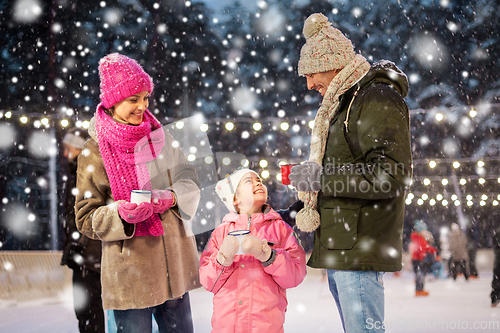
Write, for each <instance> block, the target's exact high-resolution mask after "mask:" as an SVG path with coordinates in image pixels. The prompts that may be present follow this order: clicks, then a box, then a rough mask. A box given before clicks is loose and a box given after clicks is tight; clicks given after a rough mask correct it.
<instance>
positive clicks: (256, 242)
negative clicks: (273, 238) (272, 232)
mask: <svg viewBox="0 0 500 333" xmlns="http://www.w3.org/2000/svg"><path fill="white" fill-rule="evenodd" d="M242 247H243V251H245V253H246V254H251V255H253V256H254V257H255V259H257V260H260V261H261V262H266V261H267V260H269V258H270V257H271V247H270V246H269V245H268V244H267V240H265V239H262V240H261V239H260V238H259V237H256V236H253V235H247V236H246V237H245V239H244V240H243V244H242Z"/></svg>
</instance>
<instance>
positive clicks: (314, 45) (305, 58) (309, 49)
mask: <svg viewBox="0 0 500 333" xmlns="http://www.w3.org/2000/svg"><path fill="white" fill-rule="evenodd" d="M302 32H303V34H304V37H305V38H306V43H305V44H304V46H302V49H301V50H300V60H299V76H305V75H306V74H313V73H322V72H327V71H330V70H335V69H342V68H344V67H345V66H346V65H347V64H348V63H350V62H351V61H352V60H353V59H354V56H355V53H354V47H353V46H352V43H351V41H350V40H349V39H348V38H347V37H346V36H344V35H343V34H342V32H340V30H338V29H335V28H334V27H332V24H331V23H330V22H328V18H327V17H326V16H325V15H323V14H320V13H316V14H312V15H311V16H309V17H308V18H307V20H306V21H305V22H304V29H303V31H302Z"/></svg>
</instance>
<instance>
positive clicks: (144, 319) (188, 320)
mask: <svg viewBox="0 0 500 333" xmlns="http://www.w3.org/2000/svg"><path fill="white" fill-rule="evenodd" d="M113 315H114V317H115V322H116V327H117V333H125V332H128V333H151V332H152V330H153V322H152V315H153V316H154V317H155V320H156V323H157V324H158V330H159V331H160V333H192V332H193V319H192V317H191V304H190V302H189V294H188V293H185V294H184V296H182V297H181V298H178V299H173V300H169V301H166V302H165V303H163V304H160V305H157V306H154V307H152V308H145V309H131V310H113Z"/></svg>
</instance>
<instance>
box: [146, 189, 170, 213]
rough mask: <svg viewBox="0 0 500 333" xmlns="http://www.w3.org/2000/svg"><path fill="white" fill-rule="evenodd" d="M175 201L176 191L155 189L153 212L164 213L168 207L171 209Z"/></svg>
mask: <svg viewBox="0 0 500 333" xmlns="http://www.w3.org/2000/svg"><path fill="white" fill-rule="evenodd" d="M174 203H175V197H174V193H173V192H172V191H169V190H153V191H152V193H151V204H152V205H153V213H155V214H157V213H159V214H162V213H163V212H165V211H166V210H167V209H170V207H172V206H173V205H174Z"/></svg>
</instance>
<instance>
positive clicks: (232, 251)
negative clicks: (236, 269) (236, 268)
mask: <svg viewBox="0 0 500 333" xmlns="http://www.w3.org/2000/svg"><path fill="white" fill-rule="evenodd" d="M239 247H240V244H238V240H237V239H236V237H234V236H231V235H227V236H226V237H225V238H224V240H223V241H222V244H221V245H220V249H219V253H217V258H216V259H217V261H218V262H219V264H221V265H222V266H231V264H232V263H233V261H234V257H235V255H236V252H238V248H239Z"/></svg>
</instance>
